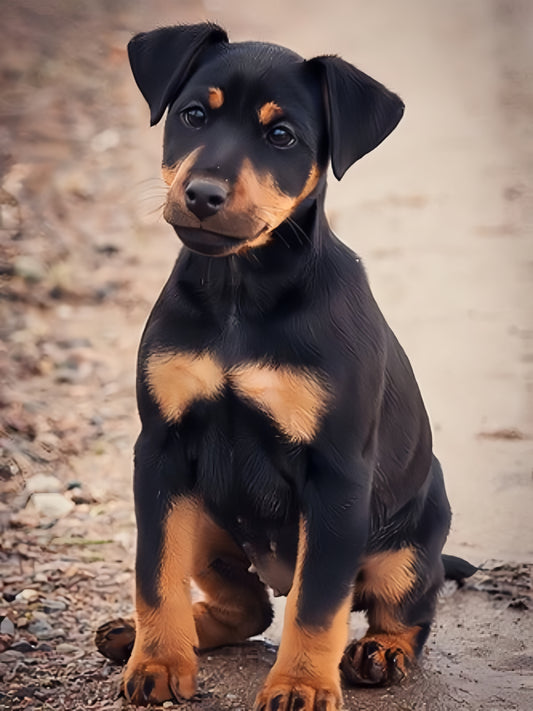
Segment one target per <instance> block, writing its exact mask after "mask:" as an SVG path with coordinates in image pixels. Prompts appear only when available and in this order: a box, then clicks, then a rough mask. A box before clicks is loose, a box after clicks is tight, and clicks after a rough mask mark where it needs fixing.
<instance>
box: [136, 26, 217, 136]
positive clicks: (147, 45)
mask: <svg viewBox="0 0 533 711" xmlns="http://www.w3.org/2000/svg"><path fill="white" fill-rule="evenodd" d="M227 41H228V36H227V34H226V33H225V32H224V30H223V29H222V28H221V27H219V26H218V25H214V24H212V23H209V22H202V23H200V24H198V25H176V26H175V27H162V28H161V29H158V30H153V31H152V32H141V33H140V34H138V35H135V37H133V38H132V39H131V40H130V42H129V43H128V56H129V59H130V65H131V70H132V72H133V76H134V77H135V81H136V82H137V86H138V87H139V89H140V90H141V93H142V95H143V96H144V98H145V99H146V101H147V102H148V106H149V107H150V125H151V126H153V125H154V124H156V123H158V121H160V120H161V117H162V116H163V114H164V113H165V109H166V108H167V106H168V105H169V104H170V103H171V102H172V100H173V99H174V97H175V96H176V95H177V94H178V92H179V91H180V89H181V87H182V86H183V84H184V83H185V81H186V80H187V78H188V77H189V75H190V73H191V71H192V70H193V68H194V65H195V62H196V60H197V59H198V56H199V55H200V54H201V53H202V52H203V51H204V50H205V49H206V48H207V47H209V46H211V45H213V44H216V43H217V42H227Z"/></svg>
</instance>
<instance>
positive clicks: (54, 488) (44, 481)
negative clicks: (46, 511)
mask: <svg viewBox="0 0 533 711" xmlns="http://www.w3.org/2000/svg"><path fill="white" fill-rule="evenodd" d="M26 488H27V489H28V491H29V492H30V494H57V493H59V492H60V491H62V490H63V485H62V483H61V482H60V481H59V479H57V478H56V477H55V476H52V475H50V474H36V475H35V476H32V477H30V478H29V479H27V480H26Z"/></svg>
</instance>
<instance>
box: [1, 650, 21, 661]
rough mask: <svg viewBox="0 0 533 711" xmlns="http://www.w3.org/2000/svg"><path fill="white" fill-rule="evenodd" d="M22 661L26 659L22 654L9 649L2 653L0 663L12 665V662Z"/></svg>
mask: <svg viewBox="0 0 533 711" xmlns="http://www.w3.org/2000/svg"><path fill="white" fill-rule="evenodd" d="M21 659H24V655H23V654H22V652H17V651H16V650H14V649H8V650H6V651H5V652H0V662H5V663H7V664H10V663H12V662H18V661H20V660H21Z"/></svg>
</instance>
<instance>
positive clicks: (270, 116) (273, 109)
mask: <svg viewBox="0 0 533 711" xmlns="http://www.w3.org/2000/svg"><path fill="white" fill-rule="evenodd" d="M257 115H258V117H259V123H261V124H263V126H267V125H268V124H269V123H271V122H272V121H273V120H274V119H277V118H280V117H281V116H283V109H282V108H281V107H280V106H278V104H276V102H275V101H268V102H267V103H266V104H263V106H261V108H260V109H259V111H258V112H257Z"/></svg>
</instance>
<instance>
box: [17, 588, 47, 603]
mask: <svg viewBox="0 0 533 711" xmlns="http://www.w3.org/2000/svg"><path fill="white" fill-rule="evenodd" d="M40 596H41V593H40V592H39V591H38V590H34V589H33V588H24V590H21V591H20V592H19V593H18V594H17V595H15V600H16V601H17V602H33V601H34V600H37V599H38V598H39V597H40Z"/></svg>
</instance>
